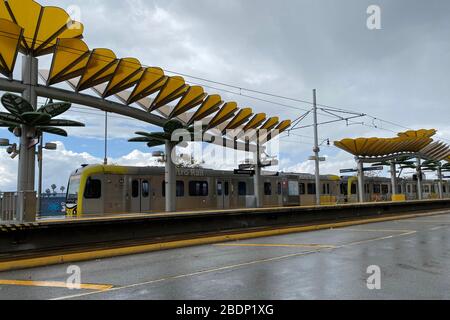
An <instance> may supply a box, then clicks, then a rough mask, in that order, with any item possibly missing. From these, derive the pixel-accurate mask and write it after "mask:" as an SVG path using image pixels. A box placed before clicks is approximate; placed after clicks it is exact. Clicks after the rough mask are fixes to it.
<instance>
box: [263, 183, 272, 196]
mask: <svg viewBox="0 0 450 320" xmlns="http://www.w3.org/2000/svg"><path fill="white" fill-rule="evenodd" d="M264 195H266V196H271V195H272V184H271V183H270V182H266V183H264Z"/></svg>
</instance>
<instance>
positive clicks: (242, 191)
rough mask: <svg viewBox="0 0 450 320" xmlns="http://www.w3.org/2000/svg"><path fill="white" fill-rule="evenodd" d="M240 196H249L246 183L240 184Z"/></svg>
mask: <svg viewBox="0 0 450 320" xmlns="http://www.w3.org/2000/svg"><path fill="white" fill-rule="evenodd" d="M238 194H239V195H240V196H246V195H247V184H246V183H245V182H242V181H241V182H239V184H238Z"/></svg>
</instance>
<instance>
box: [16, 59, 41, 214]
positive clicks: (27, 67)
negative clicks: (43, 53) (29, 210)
mask: <svg viewBox="0 0 450 320" xmlns="http://www.w3.org/2000/svg"><path fill="white" fill-rule="evenodd" d="M22 81H23V84H24V85H25V86H26V87H25V88H26V89H25V91H24V92H23V94H22V97H23V98H24V99H25V100H27V101H28V102H30V104H31V106H32V107H33V108H34V109H35V110H36V109H37V95H36V90H35V89H36V86H37V83H38V59H36V58H34V57H32V56H24V57H23V59H22ZM21 129H22V130H21V131H22V132H21V136H20V153H19V167H18V174H17V192H18V203H17V208H18V210H17V217H16V219H17V220H18V221H23V219H24V208H25V205H24V193H25V192H27V191H34V190H35V186H34V181H35V176H34V175H35V165H36V164H35V160H36V149H35V147H34V146H32V147H30V146H29V144H30V140H31V138H34V135H35V132H34V130H33V129H32V128H30V127H28V126H25V125H23V126H22V128H21Z"/></svg>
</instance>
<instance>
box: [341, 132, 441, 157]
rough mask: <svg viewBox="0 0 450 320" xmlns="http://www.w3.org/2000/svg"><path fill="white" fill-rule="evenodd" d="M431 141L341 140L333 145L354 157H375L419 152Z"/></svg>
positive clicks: (406, 139)
mask: <svg viewBox="0 0 450 320" xmlns="http://www.w3.org/2000/svg"><path fill="white" fill-rule="evenodd" d="M432 141H433V140H432V139H431V138H425V137H408V136H402V137H397V138H388V139H386V138H358V139H343V140H341V141H336V142H335V143H334V144H335V146H337V147H338V148H340V149H342V150H345V151H347V152H349V153H351V154H353V155H355V156H363V157H375V156H386V155H391V154H401V153H411V152H419V151H420V150H422V149H423V148H424V147H426V146H427V145H429V144H430V143H431V142H432Z"/></svg>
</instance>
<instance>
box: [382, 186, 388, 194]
mask: <svg viewBox="0 0 450 320" xmlns="http://www.w3.org/2000/svg"><path fill="white" fill-rule="evenodd" d="M381 193H382V194H388V193H389V186H388V185H387V184H383V185H381Z"/></svg>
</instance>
